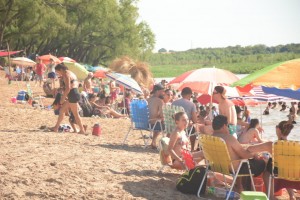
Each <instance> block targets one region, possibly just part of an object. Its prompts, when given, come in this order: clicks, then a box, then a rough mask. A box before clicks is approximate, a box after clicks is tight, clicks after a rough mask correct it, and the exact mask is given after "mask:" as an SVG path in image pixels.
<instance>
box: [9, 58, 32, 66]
mask: <svg viewBox="0 0 300 200" xmlns="http://www.w3.org/2000/svg"><path fill="white" fill-rule="evenodd" d="M11 62H12V63H13V64H16V65H19V66H35V65H36V62H34V61H33V60H30V59H29V58H25V57H16V58H12V59H11Z"/></svg>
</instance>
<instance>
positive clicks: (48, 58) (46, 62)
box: [38, 54, 61, 65]
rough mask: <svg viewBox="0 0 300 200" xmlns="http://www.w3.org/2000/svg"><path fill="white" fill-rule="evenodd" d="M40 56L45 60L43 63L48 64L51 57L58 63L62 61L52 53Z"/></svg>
mask: <svg viewBox="0 0 300 200" xmlns="http://www.w3.org/2000/svg"><path fill="white" fill-rule="evenodd" d="M38 58H39V59H41V60H42V61H43V63H44V64H46V65H47V64H49V63H50V59H51V58H52V60H54V62H55V63H56V64H59V63H61V61H60V60H59V59H58V58H57V57H55V56H53V55H51V54H48V55H43V56H39V57H38Z"/></svg>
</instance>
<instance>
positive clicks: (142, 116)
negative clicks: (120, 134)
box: [123, 99, 162, 147]
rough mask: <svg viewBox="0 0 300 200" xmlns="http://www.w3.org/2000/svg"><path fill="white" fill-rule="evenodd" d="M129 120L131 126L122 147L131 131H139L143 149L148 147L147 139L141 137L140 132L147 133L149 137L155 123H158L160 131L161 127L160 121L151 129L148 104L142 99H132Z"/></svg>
mask: <svg viewBox="0 0 300 200" xmlns="http://www.w3.org/2000/svg"><path fill="white" fill-rule="evenodd" d="M130 118H131V126H130V128H129V131H128V133H127V134H126V136H125V138H124V141H123V145H124V144H125V142H126V140H127V138H128V135H129V133H130V132H131V130H140V132H141V136H142V138H143V140H144V144H145V147H146V146H147V145H148V139H146V137H145V136H144V135H143V132H142V131H149V132H150V133H149V137H148V138H150V136H151V134H152V132H153V131H154V127H155V126H156V124H157V123H160V128H161V130H162V125H161V121H160V120H156V122H155V124H154V126H153V128H151V124H150V118H149V108H148V103H147V101H146V100H144V99H142V100H141V99H133V100H132V101H131V103H130Z"/></svg>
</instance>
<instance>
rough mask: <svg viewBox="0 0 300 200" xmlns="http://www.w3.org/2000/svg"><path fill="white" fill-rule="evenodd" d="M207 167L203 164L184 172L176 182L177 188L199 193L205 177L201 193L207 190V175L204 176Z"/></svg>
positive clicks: (187, 192)
mask: <svg viewBox="0 0 300 200" xmlns="http://www.w3.org/2000/svg"><path fill="white" fill-rule="evenodd" d="M205 170H206V168H204V167H202V166H198V167H195V168H194V169H191V170H189V171H187V172H185V173H183V174H182V175H181V176H180V177H179V178H178V180H177V182H176V188H177V190H179V191H180V192H182V193H184V194H195V195H197V192H198V189H199V187H200V184H201V182H202V180H203V178H205V180H204V183H203V185H202V188H201V191H200V194H204V193H205V190H206V182H207V177H204V174H205Z"/></svg>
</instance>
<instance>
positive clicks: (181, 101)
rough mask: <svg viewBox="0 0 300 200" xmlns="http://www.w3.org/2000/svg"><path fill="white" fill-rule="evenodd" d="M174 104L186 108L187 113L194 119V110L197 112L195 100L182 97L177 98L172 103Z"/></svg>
mask: <svg viewBox="0 0 300 200" xmlns="http://www.w3.org/2000/svg"><path fill="white" fill-rule="evenodd" d="M172 105H173V106H181V107H183V108H184V111H185V113H186V114H187V116H188V118H189V120H191V119H192V112H196V109H195V108H196V106H195V104H194V103H193V102H191V101H189V100H187V99H184V98H181V99H177V100H175V101H174V102H173V103H172Z"/></svg>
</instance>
